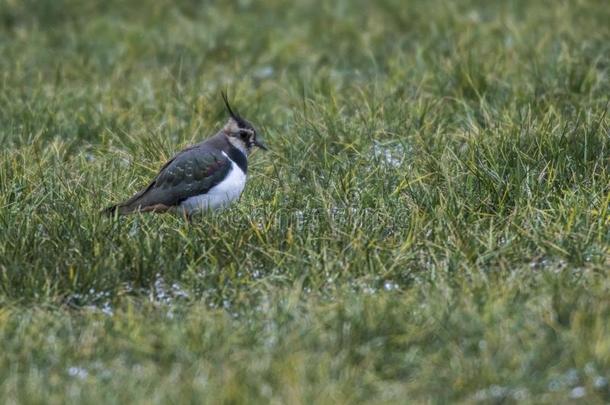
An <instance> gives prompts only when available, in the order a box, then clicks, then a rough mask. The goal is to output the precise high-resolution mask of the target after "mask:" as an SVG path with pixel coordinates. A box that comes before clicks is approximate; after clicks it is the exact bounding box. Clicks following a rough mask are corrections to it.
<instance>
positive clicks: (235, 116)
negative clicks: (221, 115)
mask: <svg viewBox="0 0 610 405" xmlns="http://www.w3.org/2000/svg"><path fill="white" fill-rule="evenodd" d="M220 95H221V96H222V99H223V100H224V102H225V106H226V107H227V111H229V114H230V115H231V117H232V118H233V119H234V120H236V121H239V120H240V117H239V114H235V113H234V112H233V109H232V108H231V105H230V104H229V98H228V97H227V93H225V92H224V91H221V92H220Z"/></svg>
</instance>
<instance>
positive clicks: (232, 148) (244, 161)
mask: <svg viewBox="0 0 610 405" xmlns="http://www.w3.org/2000/svg"><path fill="white" fill-rule="evenodd" d="M244 150H245V147H244V148H239V147H238V146H236V145H235V144H234V143H233V142H231V138H229V148H228V150H227V156H228V157H229V159H231V160H232V161H233V162H235V164H236V165H237V166H238V167H239V168H240V169H241V171H242V172H244V174H246V173H248V155H247V154H246V152H245V151H244Z"/></svg>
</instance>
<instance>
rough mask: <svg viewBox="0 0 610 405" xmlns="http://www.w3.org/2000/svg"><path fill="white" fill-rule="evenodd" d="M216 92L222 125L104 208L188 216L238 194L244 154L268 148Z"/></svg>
mask: <svg viewBox="0 0 610 405" xmlns="http://www.w3.org/2000/svg"><path fill="white" fill-rule="evenodd" d="M221 95H222V99H223V100H224V104H225V107H226V109H227V112H228V113H229V118H228V120H227V122H226V124H225V125H224V126H223V127H222V129H221V130H220V131H218V132H217V133H216V134H215V135H213V136H212V137H210V138H208V139H206V140H205V141H203V142H200V143H198V144H195V145H192V146H189V147H187V148H186V149H183V150H182V151H180V152H178V154H176V155H175V156H174V157H173V158H171V159H170V160H169V161H168V162H166V163H165V164H164V165H163V166H162V167H161V169H160V170H159V173H158V174H157V175H156V176H155V178H154V179H153V180H152V181H151V182H150V183H149V184H148V186H146V187H145V188H144V189H142V190H140V191H139V192H137V193H136V194H135V195H133V197H131V198H129V199H128V200H126V201H124V202H121V203H119V204H116V205H113V206H111V207H108V208H106V209H105V210H104V213H106V214H109V215H115V214H118V215H126V214H132V213H137V212H153V213H163V212H176V213H180V214H183V215H185V216H186V217H187V218H190V217H191V216H192V215H193V214H195V213H198V212H201V211H207V210H217V209H222V208H226V207H228V206H229V205H230V204H231V203H232V202H233V201H235V200H236V199H238V198H239V196H240V195H241V193H242V191H243V190H244V187H245V185H246V179H247V175H248V155H250V153H251V152H252V151H253V149H254V148H255V147H257V148H260V149H263V150H268V149H267V147H266V146H265V144H264V143H263V142H262V141H261V139H259V136H258V132H257V130H256V129H255V128H254V126H253V125H252V124H251V123H250V122H249V121H248V120H246V119H244V118H243V117H241V116H240V115H239V114H238V113H236V112H234V111H233V109H232V108H231V105H230V104H229V100H228V98H227V95H226V93H224V92H222V93H221Z"/></svg>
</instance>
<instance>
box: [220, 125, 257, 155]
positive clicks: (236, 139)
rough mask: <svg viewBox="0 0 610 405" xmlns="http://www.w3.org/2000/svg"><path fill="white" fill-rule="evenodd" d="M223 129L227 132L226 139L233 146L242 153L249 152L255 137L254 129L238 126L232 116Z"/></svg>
mask: <svg viewBox="0 0 610 405" xmlns="http://www.w3.org/2000/svg"><path fill="white" fill-rule="evenodd" d="M223 130H224V132H225V133H226V134H227V139H228V140H229V142H231V144H232V145H233V146H235V147H236V148H237V149H239V150H240V151H242V152H243V153H244V154H248V153H250V151H251V150H252V146H254V141H255V139H256V133H255V132H254V130H252V129H249V128H240V127H239V125H238V124H237V121H235V120H234V119H233V118H230V119H229V121H228V122H227V123H226V125H225V126H224V128H223Z"/></svg>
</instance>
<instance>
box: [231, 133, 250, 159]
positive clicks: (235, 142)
mask: <svg viewBox="0 0 610 405" xmlns="http://www.w3.org/2000/svg"><path fill="white" fill-rule="evenodd" d="M227 140H228V141H229V144H230V145H231V146H233V147H234V148H236V149H237V150H239V151H240V152H241V153H243V154H244V156H248V148H247V147H246V143H245V142H244V141H242V140H241V139H239V138H237V137H235V136H227Z"/></svg>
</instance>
